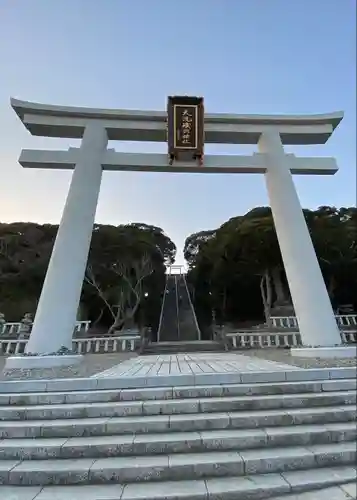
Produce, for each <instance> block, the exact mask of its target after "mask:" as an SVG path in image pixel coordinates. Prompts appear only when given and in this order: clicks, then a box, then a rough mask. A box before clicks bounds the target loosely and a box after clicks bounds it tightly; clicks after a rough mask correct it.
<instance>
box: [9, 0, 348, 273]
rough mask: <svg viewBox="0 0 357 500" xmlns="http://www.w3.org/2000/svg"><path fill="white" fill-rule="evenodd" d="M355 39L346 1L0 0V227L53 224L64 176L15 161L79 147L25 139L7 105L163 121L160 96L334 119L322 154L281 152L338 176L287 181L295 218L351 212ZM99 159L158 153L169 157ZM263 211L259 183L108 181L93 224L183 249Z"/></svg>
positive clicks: (111, 176)
mask: <svg viewBox="0 0 357 500" xmlns="http://www.w3.org/2000/svg"><path fill="white" fill-rule="evenodd" d="M355 38H356V1H355V0H1V1H0V131H1V134H0V220H1V221H3V222H11V221H19V220H22V221H36V222H40V223H44V222H51V223H58V222H59V220H60V217H61V212H62V208H63V205H64V202H65V198H66V193H67V190H68V186H69V182H70V177H71V173H70V172H66V171H59V172H55V171H46V170H36V171H29V170H25V169H22V168H21V167H20V165H19V164H18V163H17V160H18V157H19V154H20V152H21V149H22V148H42V147H43V148H46V149H52V148H53V149H65V148H67V147H68V146H76V145H78V141H74V140H62V139H48V138H38V137H32V136H31V135H30V134H29V133H28V132H27V130H26V129H25V128H24V127H23V125H22V124H21V122H20V120H19V119H18V118H17V116H16V115H15V113H14V112H13V110H12V109H11V108H10V105H9V99H10V96H13V97H17V98H20V99H23V100H31V101H37V102H43V103H52V104H62V105H78V106H89V107H102V108H105V107H107V108H131V109H155V110H165V108H166V98H167V95H172V94H191V95H203V96H204V98H205V108H206V111H208V112H231V113H324V112H330V111H337V110H343V111H344V112H345V118H344V120H343V122H342V123H341V125H340V126H339V127H338V129H337V130H336V132H335V133H334V135H333V137H332V138H331V140H330V141H329V142H328V143H327V144H326V145H325V146H315V147H309V148H303V147H300V148H287V149H288V151H292V152H295V153H297V154H301V155H303V154H306V155H309V156H310V155H314V154H316V155H322V156H323V155H325V156H336V157H337V159H338V163H339V167H340V171H339V173H338V174H337V175H336V176H332V177H311V176H310V177H299V178H295V181H296V186H297V189H298V192H299V196H300V199H301V203H302V205H303V206H304V207H309V208H315V207H317V206H319V205H335V206H338V207H340V206H347V205H349V206H351V205H355V204H356V40H355ZM109 147H115V148H116V149H117V150H123V151H152V152H166V145H165V144H148V143H113V144H112V143H110V146H109ZM253 150H254V148H250V147H239V146H210V145H207V147H206V153H224V152H227V153H229V154H233V153H241V154H249V153H250V152H251V151H253ZM266 204H268V201H267V195H266V191H265V186H264V177H263V176H259V175H256V176H254V175H235V176H227V175H226V176H225V175H207V176H206V175H199V174H173V175H171V174H157V173H152V174H150V173H134V172H132V173H124V172H110V173H109V172H107V173H104V176H103V182H102V189H101V194H100V201H99V205H98V210H97V217H96V220H97V222H98V223H107V224H115V225H117V224H122V223H128V222H134V221H135V222H146V223H148V224H154V225H157V226H160V227H162V228H163V229H164V230H165V231H166V232H167V233H168V234H169V235H170V237H171V238H172V239H173V240H174V241H175V243H176V245H177V246H178V248H179V249H181V250H182V247H183V243H184V240H185V238H186V237H187V236H188V235H189V234H191V233H193V232H196V231H200V230H202V229H211V228H215V227H218V226H219V225H220V224H222V223H223V222H224V221H226V220H227V219H228V218H230V217H233V216H236V215H239V214H243V213H245V212H247V211H248V210H249V209H251V208H253V207H255V206H258V205H266ZM178 262H179V263H182V262H183V258H182V256H181V255H178Z"/></svg>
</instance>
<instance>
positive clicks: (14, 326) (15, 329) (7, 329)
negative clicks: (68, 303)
mask: <svg viewBox="0 0 357 500" xmlns="http://www.w3.org/2000/svg"><path fill="white" fill-rule="evenodd" d="M90 324H91V322H90V321H77V322H76V326H75V327H74V335H75V334H76V333H79V332H82V333H83V332H88V330H89V327H90ZM22 326H23V324H22V323H21V321H18V322H14V323H4V324H3V325H0V336H2V335H3V336H5V335H6V336H12V335H18V334H19V333H20V331H21V328H22Z"/></svg>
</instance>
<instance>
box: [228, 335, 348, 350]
mask: <svg viewBox="0 0 357 500" xmlns="http://www.w3.org/2000/svg"><path fill="white" fill-rule="evenodd" d="M225 336H226V338H227V339H229V342H230V344H231V348H233V349H244V348H248V349H251V348H256V349H261V348H269V347H275V348H277V347H279V348H284V347H285V348H287V347H293V346H299V345H301V336H300V333H299V332H298V331H296V332H286V333H283V332H279V333H269V332H264V333H254V332H228V333H226V334H225ZM341 340H342V342H343V343H344V344H354V343H356V342H357V332H343V331H341Z"/></svg>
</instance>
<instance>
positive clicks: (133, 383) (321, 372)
mask: <svg viewBox="0 0 357 500" xmlns="http://www.w3.org/2000/svg"><path fill="white" fill-rule="evenodd" d="M355 378H356V367H355V366H349V367H346V366H345V367H334V368H310V369H305V368H296V367H291V369H287V370H286V371H285V370H284V371H283V370H280V371H276V370H275V371H262V370H260V371H246V372H229V373H228V372H226V373H202V374H197V373H195V374H191V375H189V374H181V375H170V376H154V375H153V376H135V377H102V376H92V377H90V378H74V379H54V380H43V379H42V380H21V381H19V380H8V381H0V394H14V393H29V392H66V391H89V390H97V389H111V390H114V389H118V390H120V389H128V388H139V387H140V388H144V389H146V388H148V387H169V388H172V387H173V386H175V387H178V386H180V387H182V386H189V385H194V386H198V385H205V386H207V385H217V384H241V383H242V384H256V383H268V382H271V383H276V382H281V383H284V382H297V381H301V382H302V381H307V382H311V381H319V382H321V381H327V380H341V379H355Z"/></svg>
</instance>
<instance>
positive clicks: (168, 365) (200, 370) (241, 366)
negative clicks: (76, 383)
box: [92, 353, 298, 378]
mask: <svg viewBox="0 0 357 500" xmlns="http://www.w3.org/2000/svg"><path fill="white" fill-rule="evenodd" d="M286 370H298V367H294V366H291V365H288V364H285V363H278V362H276V361H270V360H266V359H260V358H257V357H249V356H243V355H240V354H236V353H194V354H163V355H155V356H139V357H137V358H133V359H130V360H127V361H124V362H123V363H120V364H119V365H116V366H113V367H112V368H109V369H108V370H104V371H102V372H100V373H97V374H95V375H93V376H92V378H102V377H113V378H117V377H120V378H123V377H128V378H133V377H149V376H150V377H152V376H156V377H167V376H168V375H170V376H177V375H203V374H216V373H217V374H218V373H219V374H225V373H227V374H229V373H242V372H266V371H269V372H274V371H277V372H282V371H286Z"/></svg>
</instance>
